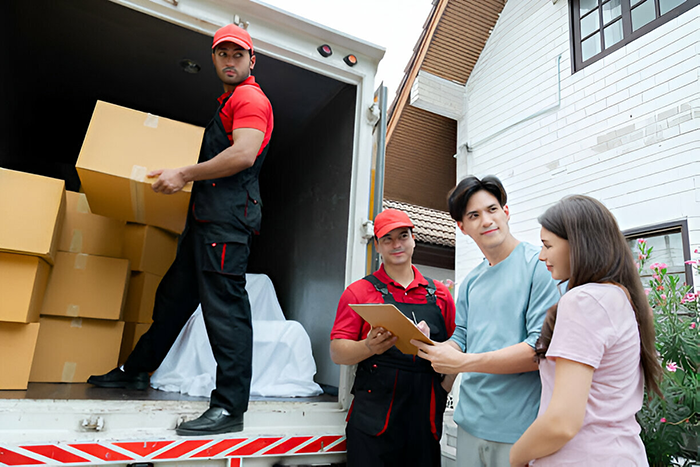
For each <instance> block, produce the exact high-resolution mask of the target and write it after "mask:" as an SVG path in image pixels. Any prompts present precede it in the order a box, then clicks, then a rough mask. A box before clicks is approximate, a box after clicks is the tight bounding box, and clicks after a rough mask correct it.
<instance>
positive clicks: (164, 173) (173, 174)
mask: <svg viewBox="0 0 700 467" xmlns="http://www.w3.org/2000/svg"><path fill="white" fill-rule="evenodd" d="M148 177H150V178H153V177H158V180H156V181H155V183H153V185H151V188H152V189H153V191H155V192H156V193H163V194H166V195H171V194H173V193H177V192H178V191H180V190H182V188H183V187H184V186H185V185H186V184H187V181H186V180H185V177H184V176H183V175H182V171H181V170H180V169H158V170H154V171H152V172H150V173H149V174H148Z"/></svg>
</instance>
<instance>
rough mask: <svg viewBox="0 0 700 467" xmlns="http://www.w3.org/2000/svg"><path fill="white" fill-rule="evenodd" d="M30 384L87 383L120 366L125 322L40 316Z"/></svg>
mask: <svg viewBox="0 0 700 467" xmlns="http://www.w3.org/2000/svg"><path fill="white" fill-rule="evenodd" d="M40 323H41V327H40V328H39V338H38V339H37V343H36V352H35V353H34V362H33V363H32V371H31V373H30V374H29V381H30V382H34V383H84V382H86V381H87V379H88V378H89V377H90V375H101V374H104V373H107V372H108V371H110V370H112V369H113V368H115V367H116V366H117V360H118V359H119V349H120V346H121V340H122V333H123V331H124V323H123V322H122V321H106V320H101V319H83V318H53V317H48V316H42V317H41V321H40Z"/></svg>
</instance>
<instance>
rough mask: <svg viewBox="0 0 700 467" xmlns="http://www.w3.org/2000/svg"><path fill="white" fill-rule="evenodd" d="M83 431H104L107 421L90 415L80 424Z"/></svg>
mask: <svg viewBox="0 0 700 467" xmlns="http://www.w3.org/2000/svg"><path fill="white" fill-rule="evenodd" d="M80 427H81V428H82V429H83V431H102V430H103V429H104V427H105V420H104V418H102V417H99V416H97V415H90V416H89V417H87V418H84V419H83V421H82V422H80Z"/></svg>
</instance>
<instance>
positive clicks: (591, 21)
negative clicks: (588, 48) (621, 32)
mask: <svg viewBox="0 0 700 467" xmlns="http://www.w3.org/2000/svg"><path fill="white" fill-rule="evenodd" d="M598 28H600V25H599V21H598V9H595V10H594V11H593V13H591V14H589V15H588V16H586V17H585V18H581V37H586V36H587V35H589V34H590V33H592V32H595V31H597V30H598Z"/></svg>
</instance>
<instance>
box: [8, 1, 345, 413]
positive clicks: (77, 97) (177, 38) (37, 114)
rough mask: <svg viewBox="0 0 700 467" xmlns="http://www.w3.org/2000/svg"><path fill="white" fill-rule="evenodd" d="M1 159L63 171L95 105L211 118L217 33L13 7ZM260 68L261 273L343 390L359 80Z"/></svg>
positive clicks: (103, 8)
mask: <svg viewBox="0 0 700 467" xmlns="http://www.w3.org/2000/svg"><path fill="white" fill-rule="evenodd" d="M1 3H2V4H1V5H0V30H1V31H2V32H0V34H2V43H3V44H5V46H4V47H2V48H0V59H2V62H3V64H4V65H3V66H2V67H0V101H1V102H2V106H0V166H1V167H4V168H8V169H12V170H19V171H24V172H30V173H35V174H38V175H44V176H48V177H54V178H59V179H63V180H65V181H66V188H67V189H68V190H73V191H78V190H79V188H80V180H79V178H78V175H77V172H76V170H75V162H76V160H77V157H78V154H79V152H80V148H81V144H82V140H83V137H84V135H85V132H86V130H87V127H88V123H89V121H90V118H91V115H92V111H93V108H94V106H95V102H96V101H97V100H103V101H106V102H110V103H114V104H117V105H121V106H125V107H129V108H132V109H136V110H140V111H143V112H149V113H152V114H155V115H159V116H162V117H167V118H170V119H174V120H178V121H181V122H186V123H191V124H194V125H199V126H206V124H207V123H208V121H209V120H210V118H211V117H212V115H213V114H214V112H215V111H216V108H217V105H218V103H217V97H218V96H219V95H220V94H221V93H222V87H221V83H220V82H219V80H218V79H217V77H216V74H215V72H214V69H213V67H212V65H211V58H210V54H211V49H210V47H211V37H209V36H206V35H204V34H200V33H198V32H194V31H191V30H189V29H186V28H183V27H180V26H177V25H175V24H171V23H168V22H165V21H162V20H160V19H157V18H154V17H152V16H149V15H147V14H144V13H140V12H137V11H134V10H132V9H129V8H126V7H124V6H121V5H118V4H115V3H112V2H110V1H109V0H71V1H70V2H56V1H54V0H32V1H31V2H1ZM256 55H257V64H256V67H255V71H254V75H255V77H256V80H257V82H258V83H259V84H260V85H261V87H262V88H263V90H264V91H265V93H266V94H267V95H268V97H269V99H270V101H271V102H272V106H273V110H274V117H275V130H274V133H273V136H272V140H271V147H270V151H269V153H268V156H267V159H266V161H265V165H264V167H263V171H262V174H261V190H262V200H263V203H264V215H263V227H262V229H261V233H260V235H259V236H257V237H256V238H255V240H254V244H253V253H252V256H251V259H250V264H249V272H254V273H264V274H267V275H268V276H269V277H270V278H271V280H272V282H273V284H274V286H275V288H276V291H277V295H278V298H279V301H280V304H281V306H282V309H283V310H284V313H285V316H286V318H287V319H290V320H296V321H299V322H300V323H302V325H303V326H304V328H305V329H306V331H307V333H308V334H309V337H310V339H311V343H312V348H313V355H314V358H315V361H316V366H317V374H316V382H317V383H319V384H321V385H322V387H325V388H328V389H329V392H330V393H332V392H333V390H332V389H333V387H334V386H337V385H338V379H339V370H338V368H337V366H336V365H334V364H333V363H332V362H331V360H330V357H329V353H328V346H329V337H328V336H329V333H330V329H331V326H332V323H333V319H334V316H335V308H336V306H337V301H338V298H339V297H340V294H341V293H342V291H343V288H344V286H345V283H344V282H345V261H346V259H345V255H346V247H347V231H348V216H349V205H350V202H351V200H350V181H351V170H352V158H353V138H354V120H355V102H356V92H357V90H356V86H354V85H351V84H346V83H343V82H340V81H337V80H335V79H332V78H329V77H326V76H323V75H320V74H317V73H314V72H312V71H310V70H306V69H302V68H300V67H298V66H295V65H292V64H290V63H287V62H284V61H282V60H279V59H275V58H272V57H270V56H266V55H265V54H264V53H262V52H261V53H257V54H256ZM143 397H148V398H156V399H158V398H163V399H170V400H172V399H183V398H184V399H187V396H182V395H179V394H173V393H164V392H161V391H154V390H153V391H148V393H145V394H139V393H136V392H129V391H121V390H104V389H98V388H93V387H91V386H90V385H87V384H49V385H46V384H41V385H39V384H38V383H30V389H29V390H28V391H26V392H23V391H0V398H13V399H14V398H51V399H69V398H78V399H84V398H93V399H95V398H96V399H100V398H106V399H130V398H143Z"/></svg>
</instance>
